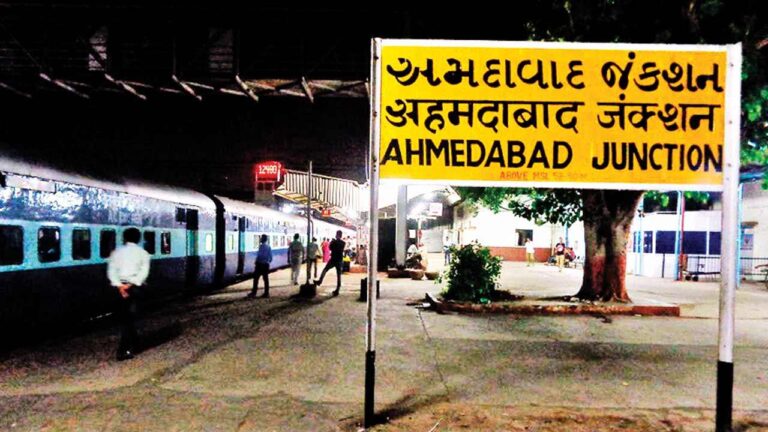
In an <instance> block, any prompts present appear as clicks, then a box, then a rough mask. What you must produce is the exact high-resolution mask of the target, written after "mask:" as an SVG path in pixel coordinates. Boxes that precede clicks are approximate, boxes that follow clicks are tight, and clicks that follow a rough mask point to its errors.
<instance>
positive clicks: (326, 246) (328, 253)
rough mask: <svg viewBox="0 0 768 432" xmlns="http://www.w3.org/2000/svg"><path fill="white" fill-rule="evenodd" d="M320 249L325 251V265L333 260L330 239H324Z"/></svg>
mask: <svg viewBox="0 0 768 432" xmlns="http://www.w3.org/2000/svg"><path fill="white" fill-rule="evenodd" d="M320 248H321V249H322V250H323V263H327V262H328V260H329V259H331V247H330V243H329V242H328V237H326V238H324V239H323V242H322V243H321V244H320Z"/></svg>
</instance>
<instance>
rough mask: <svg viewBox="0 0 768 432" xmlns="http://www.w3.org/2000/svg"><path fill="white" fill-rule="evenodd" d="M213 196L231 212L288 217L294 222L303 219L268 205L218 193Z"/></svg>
mask: <svg viewBox="0 0 768 432" xmlns="http://www.w3.org/2000/svg"><path fill="white" fill-rule="evenodd" d="M215 198H216V199H218V200H219V201H221V203H222V204H223V205H224V208H225V209H226V210H227V211H228V212H232V213H237V214H242V215H249V216H261V217H272V218H281V219H290V220H293V221H295V222H301V221H303V220H304V218H302V217H300V216H296V215H291V214H287V213H283V212H280V211H277V210H274V209H271V208H269V207H264V206H261V205H257V204H253V203H247V202H244V201H237V200H233V199H231V198H226V197H223V196H219V195H215Z"/></svg>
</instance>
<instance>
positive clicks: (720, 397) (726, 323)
mask: <svg viewBox="0 0 768 432" xmlns="http://www.w3.org/2000/svg"><path fill="white" fill-rule="evenodd" d="M727 62H728V68H727V70H726V75H725V115H726V118H725V142H724V154H723V223H722V245H721V247H722V250H721V253H720V274H721V276H722V281H721V286H720V322H719V332H718V362H717V411H716V414H715V430H716V431H717V432H728V431H731V430H732V417H733V334H734V324H735V311H734V310H735V306H736V305H735V303H736V302H735V300H736V279H737V277H738V275H737V274H736V260H737V257H738V253H739V251H738V235H739V227H738V220H739V216H738V204H739V203H738V196H739V195H738V194H739V192H738V189H739V152H740V144H741V142H740V130H739V129H740V126H741V44H736V45H730V46H728V55H727Z"/></svg>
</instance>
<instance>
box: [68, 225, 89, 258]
mask: <svg viewBox="0 0 768 432" xmlns="http://www.w3.org/2000/svg"><path fill="white" fill-rule="evenodd" d="M72 259H73V260H87V259H91V230H89V229H87V228H77V229H74V230H72Z"/></svg>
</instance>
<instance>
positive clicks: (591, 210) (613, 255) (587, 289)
mask: <svg viewBox="0 0 768 432" xmlns="http://www.w3.org/2000/svg"><path fill="white" fill-rule="evenodd" d="M642 196H643V192H642V191H610V190H582V191H581V197H582V200H583V202H584V241H585V245H584V246H585V248H586V252H585V255H586V256H585V259H584V279H583V280H582V284H581V289H580V290H579V292H578V294H576V297H578V298H580V299H584V300H602V301H620V302H630V301H631V300H630V299H629V295H627V286H626V282H625V276H626V273H627V240H629V234H630V231H629V228H630V225H632V219H634V216H635V209H636V208H637V204H638V203H639V202H640V198H641V197H642Z"/></svg>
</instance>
